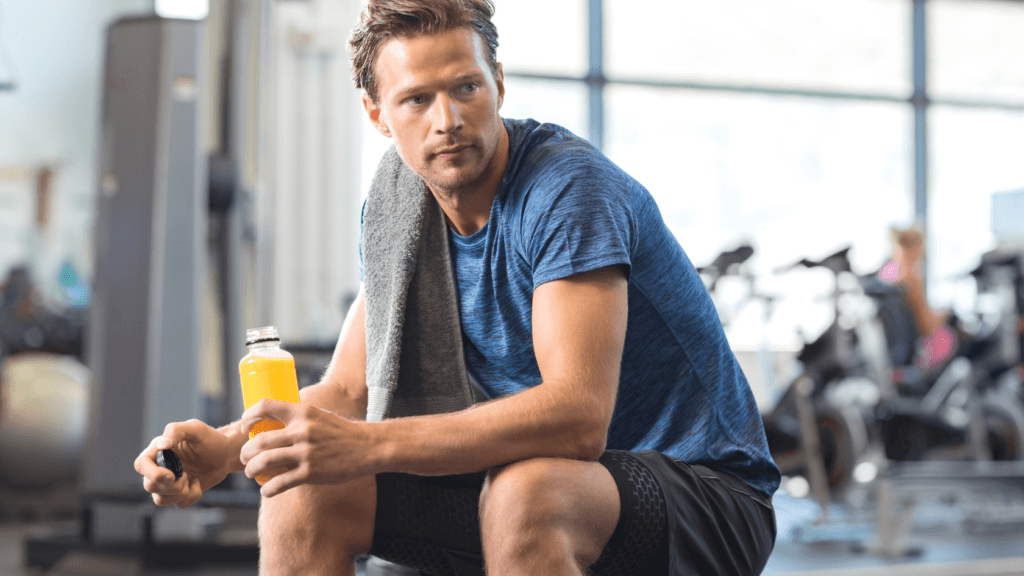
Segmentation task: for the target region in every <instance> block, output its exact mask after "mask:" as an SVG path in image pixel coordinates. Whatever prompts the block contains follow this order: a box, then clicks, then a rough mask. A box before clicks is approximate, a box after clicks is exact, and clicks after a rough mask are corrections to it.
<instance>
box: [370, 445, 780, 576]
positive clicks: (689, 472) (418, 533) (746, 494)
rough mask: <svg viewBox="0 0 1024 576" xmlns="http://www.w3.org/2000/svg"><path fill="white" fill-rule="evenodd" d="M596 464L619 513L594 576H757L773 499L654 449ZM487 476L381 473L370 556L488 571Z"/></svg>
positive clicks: (768, 539) (445, 569) (769, 535)
mask: <svg viewBox="0 0 1024 576" xmlns="http://www.w3.org/2000/svg"><path fill="white" fill-rule="evenodd" d="M599 462H601V464H603V465H604V466H605V468H607V469H608V471H609V472H611V474H612V477H613V478H614V479H615V484H616V485H617V486H618V489H619V498H620V500H621V503H622V506H621V512H620V514H619V521H618V524H617V525H616V527H615V531H614V533H613V534H612V537H611V539H610V540H609V542H608V545H607V546H606V547H605V549H604V551H603V552H602V554H601V557H600V558H599V559H598V560H597V562H596V563H595V564H594V565H593V566H591V567H590V568H589V570H588V571H587V573H588V574H590V575H592V576H604V575H616V576H628V575H632V574H636V575H644V576H657V575H668V574H671V575H672V576H676V575H691V574H693V575H696V574H700V575H702V576H704V575H715V574H721V575H726V574H728V575H730V576H735V575H743V574H760V573H761V570H762V569H764V565H765V563H767V561H768V555H769V554H770V553H771V550H772V547H773V546H774V544H775V513H774V511H773V509H772V504H771V499H770V498H768V497H767V496H765V495H763V494H761V493H760V492H757V491H755V490H753V489H752V488H750V487H749V486H748V485H747V484H746V483H745V482H743V481H742V480H740V479H739V478H737V477H735V476H732V475H731V474H728V473H724V472H719V471H715V470H713V469H711V468H708V467H705V466H700V465H688V464H686V463H684V462H682V461H680V460H677V459H675V458H671V457H669V456H665V455H664V454H661V453H658V452H654V451H649V450H648V451H643V452H624V451H619V450H609V451H607V452H605V453H604V454H603V455H602V456H601V458H600V459H599ZM485 476H486V473H483V472H480V473H475V474H463V475H457V476H415V475H411V474H393V473H389V474H379V475H377V514H376V524H375V527H374V534H373V544H372V546H371V548H370V554H372V555H374V556H377V557H379V558H382V559H384V560H388V561H390V562H394V563H396V564H401V565H403V566H408V567H412V568H417V569H418V570H420V572H421V573H422V574H424V575H430V576H483V574H484V570H483V554H482V550H481V543H480V519H479V515H478V512H479V509H478V508H479V499H480V490H481V488H482V486H483V482H484V477H485Z"/></svg>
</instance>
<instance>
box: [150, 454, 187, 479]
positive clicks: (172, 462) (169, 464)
mask: <svg viewBox="0 0 1024 576" xmlns="http://www.w3.org/2000/svg"><path fill="white" fill-rule="evenodd" d="M156 465H157V466H160V467H161V468H167V469H168V470H170V471H171V472H173V473H174V479H175V480H177V479H178V478H181V474H182V472H184V469H183V468H182V467H181V460H178V455H177V454H175V453H174V450H171V449H169V448H168V449H167V450H161V451H159V452H157V453H156Z"/></svg>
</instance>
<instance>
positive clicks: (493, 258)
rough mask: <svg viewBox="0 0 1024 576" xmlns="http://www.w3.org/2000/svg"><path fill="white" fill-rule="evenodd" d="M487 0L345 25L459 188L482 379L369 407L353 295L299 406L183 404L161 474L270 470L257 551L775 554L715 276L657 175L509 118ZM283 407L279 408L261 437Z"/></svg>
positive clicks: (468, 301) (368, 94) (712, 557)
mask: <svg viewBox="0 0 1024 576" xmlns="http://www.w3.org/2000/svg"><path fill="white" fill-rule="evenodd" d="M492 13H493V6H492V5H491V4H490V1H489V0H371V2H370V3H369V5H368V7H367V9H366V11H365V12H364V14H363V16H362V18H361V24H360V26H359V27H358V28H357V29H356V31H355V32H354V33H353V36H352V38H351V40H350V46H351V49H352V62H353V70H354V75H355V77H356V84H357V87H359V88H362V89H364V91H365V94H364V96H363V104H364V107H365V110H366V112H367V115H368V117H369V119H370V121H371V122H372V124H373V125H374V127H375V128H376V129H377V130H379V131H380V132H381V133H382V134H384V135H385V136H388V137H390V138H392V139H393V140H394V142H395V148H396V149H397V154H398V155H399V156H400V157H401V160H402V161H403V162H404V163H405V165H407V166H408V168H410V169H411V170H412V171H413V172H415V174H416V175H418V176H419V177H420V178H421V179H422V181H423V182H424V183H425V184H426V190H428V191H429V194H430V196H431V197H432V198H433V200H434V201H436V203H437V204H438V205H439V206H440V208H441V210H443V213H444V216H445V218H446V223H447V226H448V227H449V249H450V251H451V260H452V262H453V264H452V268H453V269H454V273H455V277H456V279H457V292H458V293H457V295H455V296H453V298H456V299H457V302H458V308H459V312H460V315H461V331H462V338H463V350H462V352H463V353H464V356H465V362H466V366H467V370H468V372H469V374H470V375H471V376H473V378H474V379H475V380H476V381H477V382H478V383H479V386H480V388H481V389H482V391H483V393H484V394H485V395H486V396H487V401H484V402H481V403H478V404H476V405H474V406H472V407H470V408H468V409H464V410H459V411H456V412H450V413H445V414H435V415H427V416H414V417H406V418H391V419H385V420H383V421H380V422H367V421H365V417H366V413H367V401H368V400H367V383H366V378H367V372H366V365H367V360H366V359H367V346H366V325H367V316H366V310H367V307H366V304H365V302H366V299H367V298H370V297H372V296H373V294H360V296H359V298H358V299H357V301H356V303H355V304H354V305H353V308H352V310H351V311H350V313H349V315H348V318H347V319H346V322H345V326H344V327H343V329H342V332H341V336H340V337H339V341H338V345H337V348H336V351H335V355H334V358H333V360H332V362H331V365H330V366H329V367H328V369H327V372H326V374H325V375H324V378H323V381H322V382H320V383H319V384H317V385H315V386H311V387H308V388H306V389H304V390H302V403H301V404H299V405H294V404H287V403H281V402H273V401H262V402H260V403H259V404H257V405H256V406H253V407H252V408H251V409H249V410H248V411H247V412H246V413H245V415H244V416H243V418H242V420H241V421H240V423H236V424H232V425H230V426H226V427H224V428H222V429H220V430H213V429H211V428H209V427H208V426H206V425H204V424H202V423H201V422H198V421H190V422H186V423H180V424H170V425H168V427H167V430H166V431H165V433H164V436H162V437H160V438H157V439H155V440H154V442H153V444H152V445H151V446H150V447H149V448H147V449H146V450H145V451H144V452H143V453H142V454H141V455H140V457H139V459H138V460H137V462H136V468H137V469H138V470H139V472H140V473H142V474H143V475H144V476H145V480H144V486H145V488H146V489H147V490H148V491H150V492H152V493H153V499H154V501H155V502H156V503H157V504H160V505H170V504H175V505H178V506H180V507H184V506H188V505H191V504H193V503H194V502H196V501H197V500H198V499H199V497H200V495H201V492H202V490H205V489H207V488H209V487H210V486H212V485H213V484H216V483H217V482H219V481H220V480H222V479H223V478H224V477H225V476H226V475H227V473H229V472H231V471H240V470H243V469H244V471H245V473H246V475H247V476H249V477H255V476H256V475H259V474H267V475H275V474H276V475H275V476H274V478H273V479H271V480H270V481H269V482H268V483H267V484H266V485H265V486H264V487H263V489H262V493H263V496H264V500H263V506H262V507H261V511H260V524H259V528H260V544H261V573H263V574H352V573H353V568H352V566H353V558H354V557H355V556H356V555H358V554H363V553H367V552H369V553H372V554H375V555H377V556H380V557H383V558H385V559H388V560H392V561H395V562H399V563H402V564H406V565H411V566H414V567H417V568H420V569H421V570H422V571H424V572H425V573H428V574H483V572H484V570H485V566H486V572H487V574H489V575H505V574H508V575H512V574H522V575H527V574H529V575H536V574H584V573H590V574H645V575H654V574H670V573H671V574H757V573H759V572H760V571H761V569H762V568H763V567H764V564H765V562H766V561H767V557H768V554H769V553H770V551H771V548H772V546H773V544H774V538H775V523H774V512H773V510H772V507H771V498H770V495H771V494H772V492H774V490H775V489H776V488H777V486H778V482H779V474H778V469H777V468H776V467H775V465H774V464H773V463H772V461H771V458H770V457H769V455H768V450H767V443H766V441H765V438H764V431H763V429H762V427H761V421H760V417H759V415H758V413H757V409H756V407H755V405H754V402H753V398H752V395H751V393H750V390H749V386H748V385H747V383H746V380H745V379H744V377H743V375H742V372H741V371H740V369H739V368H738V365H737V363H736V360H735V358H734V356H733V355H732V353H731V352H730V351H729V348H728V345H727V342H726V340H725V336H724V333H723V331H722V327H721V324H720V323H719V321H718V319H717V316H716V315H715V311H714V307H713V305H712V304H711V301H710V298H709V297H708V295H707V293H706V291H705V290H704V288H703V285H702V284H701V281H700V279H699V277H698V276H697V274H696V272H695V271H694V269H693V266H692V265H691V264H690V262H689V261H688V260H687V258H686V256H685V254H684V253H683V251H682V249H681V248H680V247H679V245H678V243H677V242H676V241H675V239H674V238H673V237H672V236H671V234H670V233H669V232H668V230H667V228H666V227H665V225H664V223H663V222H662V220H661V217H660V214H659V213H658V210H657V207H656V206H655V205H654V202H653V200H652V199H651V197H650V194H648V193H647V191H646V190H644V189H643V187H642V186H640V185H639V184H638V183H637V182H636V181H634V180H633V179H632V178H630V177H629V176H628V175H626V174H625V173H623V172H622V171H621V170H619V169H618V168H617V167H615V166H614V165H613V164H612V163H611V162H609V161H608V160H607V159H606V158H605V157H604V156H602V155H601V154H600V153H599V152H598V151H596V150H595V149H593V148H592V147H591V146H590V145H589V144H587V143H586V142H585V141H583V140H581V139H579V138H577V137H575V136H573V135H572V134H570V133H568V132H567V131H565V130H564V129H561V128H558V127H556V126H551V125H540V124H537V123H536V122H533V121H525V122H523V121H513V120H503V119H502V118H501V117H500V116H499V113H498V111H499V108H500V107H501V102H502V99H503V97H504V84H503V75H502V69H501V65H500V64H498V63H497V60H496V56H495V49H496V46H497V33H496V31H495V30H494V26H493V24H492V23H491V21H490V17H491V15H492ZM371 196H372V192H371ZM369 242H371V240H370V239H368V238H367V237H365V236H364V243H369ZM372 264H373V263H372V262H369V261H368V262H366V266H367V268H369V267H370V266H371V265H372ZM265 418H270V419H275V420H279V421H281V422H284V423H285V424H286V427H285V428H284V429H283V430H280V431H272V432H264V433H262V434H260V435H259V436H257V437H256V438H255V439H253V440H249V441H246V440H247V438H246V433H247V431H248V430H249V429H250V428H251V427H252V426H253V425H254V424H255V423H257V422H259V421H260V420H262V419H265ZM164 447H173V448H174V450H175V451H176V452H178V454H179V457H180V458H181V459H182V462H183V464H184V467H185V470H186V473H185V475H184V476H183V477H182V478H181V479H179V480H177V481H174V479H173V476H171V475H170V474H169V473H168V472H166V471H165V470H161V469H159V468H157V467H156V466H155V463H154V457H155V454H156V451H157V449H159V448H164Z"/></svg>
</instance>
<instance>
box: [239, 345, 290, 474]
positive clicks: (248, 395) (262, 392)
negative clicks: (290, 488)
mask: <svg viewBox="0 0 1024 576" xmlns="http://www.w3.org/2000/svg"><path fill="white" fill-rule="evenodd" d="M238 372H239V374H240V375H241V377H242V401H243V402H244V403H245V409H246V410H248V409H249V408H251V407H252V405H253V404H255V403H257V402H259V401H260V400H262V399H264V398H270V399H272V400H283V401H285V402H292V403H294V404H298V403H299V382H298V379H297V378H296V376H295V361H294V360H293V359H292V358H261V357H259V356H253V355H251V354H250V355H248V356H246V357H245V358H242V361H241V362H240V363H239V364H238ZM281 428H284V424H282V423H281V422H277V421H276V420H263V421H262V422H259V423H257V424H256V425H255V426H253V429H252V431H250V432H249V438H255V437H256V435H257V434H259V433H260V432H266V431H267V430H280V429H281ZM270 478H271V477H270V476H264V475H262V474H261V475H259V476H256V482H257V483H258V484H259V485H260V486H262V485H264V484H266V483H267V481H269V480H270Z"/></svg>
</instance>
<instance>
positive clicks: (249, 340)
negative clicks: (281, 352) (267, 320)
mask: <svg viewBox="0 0 1024 576" xmlns="http://www.w3.org/2000/svg"><path fill="white" fill-rule="evenodd" d="M280 341H281V338H280V337H279V336H278V335H277V327H276V326H263V327H262V328H249V329H248V330H246V331H245V345H246V346H252V345H253V344H259V343H260V342H280Z"/></svg>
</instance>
